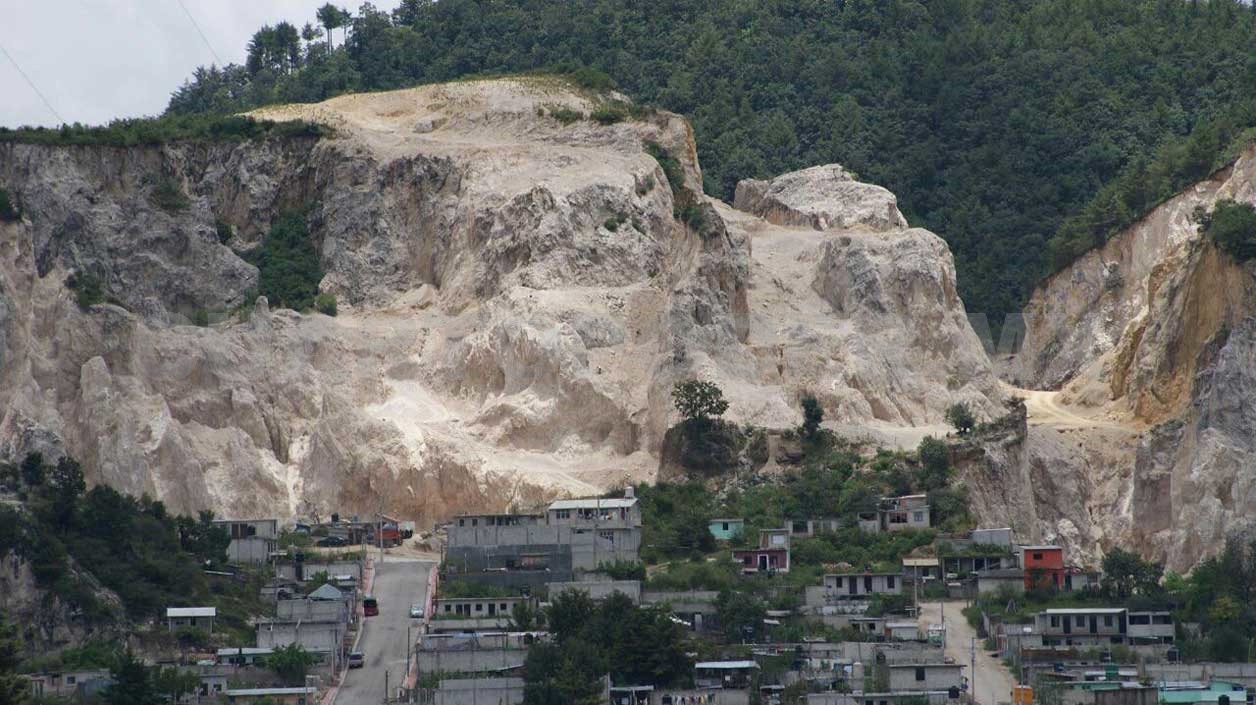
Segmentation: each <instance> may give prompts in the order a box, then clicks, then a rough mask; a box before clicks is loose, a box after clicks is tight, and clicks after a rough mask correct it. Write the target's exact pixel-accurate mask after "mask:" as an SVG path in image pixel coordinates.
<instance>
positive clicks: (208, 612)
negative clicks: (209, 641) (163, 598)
mask: <svg viewBox="0 0 1256 705" xmlns="http://www.w3.org/2000/svg"><path fill="white" fill-rule="evenodd" d="M217 616H218V608H217V607H167V608H166V626H167V628H169V630H170V631H172V632H173V631H174V630H176V629H204V630H205V631H207V632H209V633H210V634H213V633H214V618H215V617H217Z"/></svg>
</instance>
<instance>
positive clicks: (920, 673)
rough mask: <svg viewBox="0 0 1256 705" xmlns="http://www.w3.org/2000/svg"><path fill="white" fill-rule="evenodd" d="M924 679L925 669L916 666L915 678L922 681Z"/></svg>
mask: <svg viewBox="0 0 1256 705" xmlns="http://www.w3.org/2000/svg"><path fill="white" fill-rule="evenodd" d="M924 679H925V669H923V668H921V667H919V666H917V667H916V680H918V681H923V680H924Z"/></svg>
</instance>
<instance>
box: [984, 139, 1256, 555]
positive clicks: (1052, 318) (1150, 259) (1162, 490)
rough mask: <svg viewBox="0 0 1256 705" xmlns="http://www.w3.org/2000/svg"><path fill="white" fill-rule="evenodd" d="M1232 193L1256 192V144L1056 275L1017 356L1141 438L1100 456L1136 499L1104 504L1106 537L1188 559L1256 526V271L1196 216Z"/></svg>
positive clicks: (1090, 411) (1100, 519)
mask: <svg viewBox="0 0 1256 705" xmlns="http://www.w3.org/2000/svg"><path fill="white" fill-rule="evenodd" d="M1222 198H1232V199H1235V200H1239V201H1245V202H1248V203H1253V202H1256V149H1249V150H1248V151H1247V152H1245V153H1244V154H1243V155H1242V156H1240V157H1239V159H1238V160H1237V161H1236V162H1235V163H1234V164H1233V165H1232V166H1231V167H1230V168H1227V169H1225V170H1223V171H1221V172H1219V173H1217V174H1216V175H1214V176H1213V177H1212V178H1211V179H1209V180H1207V181H1205V182H1203V183H1200V184H1197V185H1196V186H1194V187H1193V188H1190V189H1187V190H1186V191H1185V192H1183V193H1181V194H1179V195H1177V196H1176V197H1174V198H1172V199H1170V200H1169V201H1167V202H1166V203H1164V204H1163V205H1161V206H1160V207H1159V208H1157V209H1156V210H1154V211H1153V212H1152V213H1150V214H1149V215H1148V216H1147V217H1145V218H1144V219H1143V220H1142V221H1140V222H1139V223H1138V224H1137V225H1135V226H1134V227H1132V228H1130V229H1129V230H1127V231H1125V232H1123V233H1121V234H1119V235H1118V236H1116V237H1114V238H1112V239H1111V240H1110V241H1109V242H1108V243H1107V244H1106V245H1105V246H1104V247H1103V248H1101V249H1099V250H1096V251H1094V252H1092V253H1090V254H1089V255H1087V256H1086V257H1084V258H1082V259H1080V260H1078V261H1077V262H1076V263H1074V264H1073V265H1072V266H1070V267H1068V268H1066V269H1065V270H1063V271H1061V272H1060V273H1058V274H1056V275H1055V276H1054V277H1052V278H1051V279H1049V280H1048V281H1046V282H1045V283H1044V284H1043V286H1041V287H1040V288H1039V289H1038V291H1036V292H1035V294H1034V296H1033V298H1032V300H1031V302H1030V305H1029V308H1028V310H1027V311H1026V334H1025V341H1024V346H1023V347H1022V349H1021V351H1020V353H1019V354H1018V355H1017V356H1016V358H1015V359H1014V360H1013V361H1012V364H1011V365H1010V367H1009V374H1010V375H1011V376H1012V377H1013V379H1015V380H1016V381H1018V382H1021V383H1023V384H1026V385H1027V386H1028V385H1032V386H1036V387H1039V388H1058V389H1061V391H1060V393H1059V395H1058V397H1059V399H1060V400H1061V402H1062V403H1065V404H1068V405H1070V406H1071V407H1073V408H1074V409H1075V410H1076V411H1077V413H1078V414H1080V415H1082V416H1085V417H1087V418H1089V419H1092V420H1094V423H1093V424H1092V426H1093V428H1094V429H1099V430H1102V429H1108V430H1110V429H1111V428H1112V427H1120V428H1124V429H1125V431H1126V433H1127V434H1128V435H1130V436H1131V437H1135V438H1136V450H1135V451H1133V452H1131V453H1130V454H1129V456H1128V457H1126V458H1122V459H1117V460H1116V462H1112V463H1106V464H1103V465H1097V466H1092V468H1091V471H1092V481H1093V482H1095V483H1096V484H1097V485H1100V486H1107V487H1111V488H1116V489H1114V490H1113V492H1112V494H1113V495H1115V496H1117V497H1121V498H1124V500H1123V501H1119V502H1113V503H1111V504H1109V505H1106V506H1101V507H1099V508H1100V509H1101V510H1102V511H1100V512H1097V513H1096V514H1095V522H1094V523H1095V524H1096V525H1098V528H1097V533H1096V538H1097V540H1100V541H1102V542H1104V543H1107V542H1109V541H1115V540H1120V541H1121V542H1122V543H1123V544H1127V545H1135V546H1139V547H1140V548H1142V549H1143V550H1144V552H1145V553H1147V554H1148V555H1150V556H1152V557H1154V558H1157V559H1160V560H1165V561H1167V563H1168V565H1169V567H1171V568H1174V569H1177V570H1182V569H1185V568H1189V567H1190V566H1191V565H1193V564H1194V563H1195V562H1196V561H1197V560H1198V559H1199V558H1200V557H1201V556H1203V555H1205V554H1207V553H1209V552H1212V551H1215V550H1217V549H1218V548H1220V546H1221V545H1222V544H1223V543H1224V541H1225V537H1226V536H1227V535H1228V534H1230V533H1232V532H1235V531H1240V530H1243V529H1245V528H1248V527H1250V526H1251V524H1252V522H1251V520H1250V519H1249V515H1250V513H1251V508H1252V507H1253V506H1256V504H1254V503H1256V495H1253V492H1252V489H1251V488H1250V487H1249V485H1250V482H1249V480H1248V479H1247V475H1248V473H1246V472H1244V468H1248V467H1250V466H1251V463H1252V461H1253V460H1256V458H1254V457H1253V455H1252V452H1253V444H1252V439H1253V438H1256V418H1254V417H1253V415H1252V412H1251V409H1252V408H1253V404H1254V400H1256V396H1252V391H1253V390H1254V389H1256V384H1254V382H1256V368H1254V367H1252V365H1251V364H1250V363H1251V361H1252V355H1253V354H1254V351H1256V348H1253V346H1252V337H1251V331H1252V330H1253V327H1254V326H1256V318H1253V317H1254V316H1256V276H1254V273H1256V272H1254V270H1253V268H1252V267H1251V266H1250V265H1247V266H1240V265H1238V264H1236V263H1235V262H1234V261H1233V260H1232V259H1230V258H1229V257H1228V256H1227V255H1225V254H1223V253H1222V252H1220V251H1219V250H1217V249H1216V248H1215V247H1214V246H1213V245H1212V244H1211V243H1210V242H1208V241H1207V240H1206V239H1205V238H1204V236H1202V235H1201V234H1199V233H1198V231H1197V228H1196V225H1195V224H1194V223H1193V222H1191V213H1192V212H1193V211H1194V210H1195V208H1196V207H1199V206H1203V207H1205V208H1210V207H1211V206H1212V205H1213V204H1214V203H1215V202H1216V201H1217V200H1219V199H1222ZM1095 432H1098V431H1093V432H1092V431H1088V432H1086V433H1085V434H1084V435H1086V436H1088V437H1089V438H1088V439H1087V440H1086V441H1085V442H1088V443H1093V442H1094V440H1093V436H1094V435H1095ZM1079 471H1080V470H1074V469H1072V468H1068V467H1062V468H1061V469H1060V474H1068V473H1076V472H1079Z"/></svg>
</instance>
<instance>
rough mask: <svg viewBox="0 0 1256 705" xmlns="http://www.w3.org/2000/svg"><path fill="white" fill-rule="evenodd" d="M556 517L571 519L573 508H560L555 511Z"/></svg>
mask: <svg viewBox="0 0 1256 705" xmlns="http://www.w3.org/2000/svg"><path fill="white" fill-rule="evenodd" d="M554 518H555V519H570V518H571V510H570V509H558V510H556V511H555V512H554Z"/></svg>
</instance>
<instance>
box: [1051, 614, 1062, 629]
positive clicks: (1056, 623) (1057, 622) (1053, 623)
mask: <svg viewBox="0 0 1256 705" xmlns="http://www.w3.org/2000/svg"><path fill="white" fill-rule="evenodd" d="M1051 626H1053V627H1058V626H1060V618H1059V617H1058V616H1056V615H1054V614H1053V615H1051Z"/></svg>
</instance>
